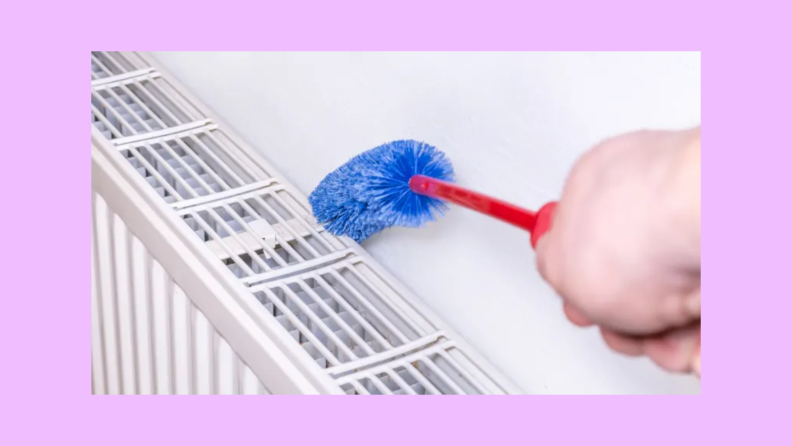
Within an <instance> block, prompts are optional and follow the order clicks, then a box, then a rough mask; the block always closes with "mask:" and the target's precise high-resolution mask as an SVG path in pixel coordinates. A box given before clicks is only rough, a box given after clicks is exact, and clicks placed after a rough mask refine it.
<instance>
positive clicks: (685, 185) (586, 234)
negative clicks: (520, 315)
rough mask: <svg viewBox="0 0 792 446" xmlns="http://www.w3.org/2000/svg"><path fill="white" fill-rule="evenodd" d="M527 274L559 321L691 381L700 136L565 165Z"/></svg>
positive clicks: (624, 145)
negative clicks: (553, 302) (534, 272)
mask: <svg viewBox="0 0 792 446" xmlns="http://www.w3.org/2000/svg"><path fill="white" fill-rule="evenodd" d="M537 264H538V267H539V271H540V273H541V274H542V276H543V277H544V278H545V280H547V282H548V283H549V284H550V285H551V286H552V287H553V288H554V289H555V290H556V291H557V292H558V293H559V295H560V296H561V297H562V300H563V304H564V312H565V313H566V316H567V318H568V319H569V320H570V321H571V322H572V323H574V324H576V325H578V326H591V325H598V326H599V327H600V330H601V332H602V337H603V338H604V340H605V343H606V344H607V345H608V346H609V347H610V348H612V349H613V350H615V351H617V352H620V353H623V354H626V355H631V356H639V355H646V356H648V357H649V358H651V359H652V360H653V361H654V362H655V363H656V364H657V365H659V366H660V367H662V368H664V369H666V370H669V371H673V372H691V371H693V372H695V373H696V374H697V375H699V376H701V129H700V127H699V128H695V129H692V130H687V131H680V132H674V131H668V132H663V131H642V132H636V133H630V134H626V135H622V136H619V137H617V138H614V139H611V140H608V141H605V142H604V143H602V144H600V145H598V146H597V147H595V148H594V149H592V150H591V151H589V152H588V153H586V154H585V155H584V156H583V157H582V158H581V159H580V160H579V161H578V162H577V164H576V165H575V167H574V168H573V170H572V173H571V174H570V176H569V178H568V179H567V182H566V186H565V188H564V192H563V194H562V198H561V200H559V203H558V207H557V208H556V212H555V216H554V219H553V223H552V227H551V229H550V231H549V232H548V233H546V234H545V235H544V236H543V237H542V239H541V240H540V241H539V243H538V245H537Z"/></svg>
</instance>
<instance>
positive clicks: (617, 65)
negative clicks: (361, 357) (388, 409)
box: [154, 53, 701, 393]
mask: <svg viewBox="0 0 792 446" xmlns="http://www.w3.org/2000/svg"><path fill="white" fill-rule="evenodd" d="M154 55H155V57H156V59H157V60H158V61H159V62H160V63H162V64H163V66H164V67H165V68H166V69H168V70H169V71H171V73H172V74H174V75H175V76H176V77H178V78H179V79H180V80H181V81H182V82H183V83H184V84H185V85H186V86H187V87H188V88H189V89H190V90H191V91H192V93H194V94H195V95H196V96H197V97H199V98H200V99H201V100H203V101H204V102H205V103H207V105H209V107H210V108H212V109H213V110H214V111H215V112H216V113H217V114H218V115H220V116H221V117H223V118H224V119H225V120H226V121H228V123H229V124H230V125H231V126H232V127H234V128H235V130H237V131H238V132H239V133H240V134H241V135H242V136H243V137H244V138H245V139H247V140H248V142H250V143H251V144H252V145H253V146H254V147H256V148H257V149H258V150H259V151H260V152H261V153H262V154H263V155H264V157H266V158H267V159H268V160H269V161H270V162H271V163H272V164H273V165H274V166H275V167H276V168H278V169H279V170H281V171H282V172H284V173H285V174H286V175H287V176H288V177H289V180H291V181H292V182H293V183H295V184H296V185H297V186H298V187H299V188H301V189H302V190H303V192H305V193H306V194H308V193H309V192H310V191H311V190H312V189H313V188H314V187H315V186H316V185H317V184H318V182H319V181H320V180H321V179H322V178H323V177H324V175H326V174H327V173H328V172H330V171H332V170H333V169H335V168H336V167H338V166H339V165H341V164H342V163H344V162H345V161H346V160H347V159H348V158H350V157H352V156H354V155H356V154H357V153H359V152H362V151H364V150H366V149H369V148H372V147H375V146H377V145H379V144H381V143H384V142H388V141H391V140H394V139H403V138H412V139H418V140H422V141H425V142H428V143H430V144H433V145H435V146H437V147H439V148H440V149H442V150H444V151H445V152H446V153H447V154H448V155H449V156H450V158H451V160H452V161H453V163H454V167H455V170H456V172H457V179H458V181H459V183H461V184H462V185H465V186H468V187H471V188H475V189H479V190H481V191H485V192H487V193H489V194H491V195H494V196H497V197H501V198H504V199H506V200H510V201H513V202H515V203H520V204H522V205H524V206H526V207H529V208H530V207H537V206H539V205H541V204H542V203H544V202H546V201H548V200H551V199H555V198H557V197H558V195H559V193H560V191H561V188H562V185H563V181H564V178H565V175H566V174H567V172H568V171H569V169H570V167H571V166H572V164H573V162H574V161H575V159H576V158H577V157H578V156H579V155H580V154H581V153H582V152H583V151H585V150H586V149H588V148H590V147H591V146H592V145H594V144H596V143H597V142H599V141H601V140H602V139H604V138H607V137H609V136H613V135H616V134H618V133H620V132H626V131H631V130H636V129H641V128H684V127H687V126H693V125H696V124H698V123H699V122H700V120H701V56H700V54H699V53H682V54H678V53H155V54H154ZM363 246H364V247H365V248H366V249H367V250H368V251H369V252H370V253H371V254H372V255H373V256H374V257H375V258H377V259H378V260H379V261H380V262H382V264H384V265H385V267H386V268H388V269H390V271H391V272H393V273H394V274H395V275H396V276H397V277H398V278H400V279H401V280H402V281H403V282H404V283H405V285H406V286H408V287H410V288H411V289H412V290H413V291H414V292H416V294H418V295H419V296H421V297H422V298H423V299H424V301H425V302H426V303H427V304H428V305H429V306H430V307H432V308H433V309H434V310H435V311H436V312H437V313H439V314H440V315H441V316H442V317H443V318H445V320H446V321H447V322H448V323H449V324H450V325H452V326H453V327H454V328H455V329H456V330H458V331H459V332H460V333H461V334H462V335H464V336H465V337H466V338H467V339H468V340H469V341H470V342H471V344H473V345H474V346H476V347H477V348H478V349H479V350H480V352H481V353H482V354H483V355H484V356H486V357H487V358H488V359H489V360H491V361H492V362H493V363H494V364H495V365H496V366H497V367H499V368H500V369H501V370H503V371H504V372H505V373H506V374H508V375H509V376H510V377H511V378H512V379H513V380H514V381H515V383H517V384H518V385H519V386H521V387H522V388H523V389H524V390H525V391H526V392H530V393H699V392H700V383H699V382H698V380H696V379H694V378H691V377H681V376H673V375H669V374H666V373H664V372H661V371H660V370H659V369H657V368H655V367H654V366H653V365H652V364H651V363H650V362H648V361H647V360H645V359H633V358H626V357H622V356H619V355H616V354H614V353H612V352H610V351H609V350H608V349H607V348H606V347H605V345H604V344H603V342H602V341H601V339H600V338H599V335H598V333H597V332H596V330H594V329H579V328H576V327H573V326H572V325H571V324H569V323H568V322H567V321H566V320H565V319H564V316H563V314H562V312H561V304H560V301H559V299H558V298H557V297H556V296H555V295H554V294H553V292H552V291H551V290H550V289H549V287H548V286H547V285H545V284H544V283H543V282H542V280H541V279H540V277H539V276H538V274H537V273H536V269H535V267H534V261H535V259H534V254H533V252H532V250H531V247H530V245H529V241H528V235H527V234H525V233H522V232H521V231H519V230H516V229H512V228H511V227H509V226H506V225H504V224H502V223H499V222H497V221H492V220H490V219H487V218H485V217H482V216H479V215H476V214H475V213H472V212H469V211H467V210H463V209H458V208H457V209H452V211H451V212H449V213H448V214H447V215H446V217H445V218H444V219H443V220H442V221H440V222H437V223H434V224H431V225H430V226H428V227H427V228H425V229H422V230H407V229H404V230H400V229H395V230H390V231H387V232H386V233H383V234H380V235H378V236H375V237H374V238H372V239H370V240H368V241H367V242H365V243H364V245H363Z"/></svg>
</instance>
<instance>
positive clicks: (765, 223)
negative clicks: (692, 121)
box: [0, 0, 792, 446]
mask: <svg viewBox="0 0 792 446" xmlns="http://www.w3.org/2000/svg"><path fill="white" fill-rule="evenodd" d="M40 3H46V2H40ZM49 3H52V5H42V4H38V3H33V2H27V3H22V2H16V3H12V4H11V5H12V6H6V8H4V18H5V19H6V20H5V23H4V27H3V34H4V43H6V44H7V45H6V48H4V54H3V56H4V57H3V62H4V63H3V70H2V71H3V75H4V76H3V77H4V83H3V84H4V87H5V89H6V90H5V95H4V97H3V98H4V101H3V105H4V107H3V110H4V115H5V116H7V117H8V119H6V120H5V124H6V125H5V127H4V130H5V139H4V142H5V150H4V166H5V168H6V169H5V171H4V174H3V175H2V176H1V177H0V178H1V180H0V181H2V190H3V191H4V196H3V198H4V201H5V212H4V213H3V217H4V218H3V219H2V225H3V234H5V235H6V236H7V237H9V238H8V239H7V240H8V242H6V244H5V245H4V249H5V254H6V257H5V260H6V263H7V264H8V265H10V270H8V267H6V268H7V270H6V271H8V272H7V273H6V275H4V282H5V283H6V284H9V283H10V286H9V285H6V288H5V290H4V293H3V294H4V297H5V299H4V303H5V305H6V307H5V308H4V311H3V314H4V319H5V320H4V323H3V324H2V325H1V326H2V334H3V335H4V336H3V337H2V339H3V340H4V341H5V342H4V343H3V345H4V350H3V353H4V354H3V362H2V364H3V367H2V368H0V369H1V370H2V378H3V380H2V383H3V388H4V392H3V398H2V401H3V404H2V406H3V407H4V410H3V412H4V416H3V421H4V423H2V424H3V426H4V428H3V429H2V439H0V443H2V444H8V445H17V444H43V445H50V444H52V445H55V444H66V443H67V442H72V441H74V442H76V443H77V444H81V445H89V444H90V445H93V444H97V445H113V446H115V445H126V444H129V445H140V444H142V442H151V443H153V444H173V445H181V444H242V443H265V442H270V441H280V442H282V443H283V444H286V442H289V443H296V444H303V443H306V444H309V443H317V444H324V443H331V444H335V443H344V444H347V443H350V442H354V443H362V442H366V443H374V444H382V443H386V444H387V443H394V444H395V443H397V442H398V443H399V444H425V443H430V442H431V443H432V444H452V443H453V442H462V441H465V442H470V443H472V444H507V443H533V444H542V445H543V444H556V443H566V442H572V441H576V442H602V443H609V444H622V443H623V444H640V445H655V444H656V445H661V444H662V445H667V444H669V443H670V442H674V443H676V444H679V443H682V444H687V443H691V444H702V441H703V438H704V437H705V435H704V434H706V438H707V439H709V440H715V441H718V440H726V439H729V440H735V441H736V442H737V443H738V444H762V445H765V444H783V443H786V442H787V441H789V432H788V428H786V424H788V413H789V409H788V408H784V407H783V406H781V407H775V406H773V405H772V401H773V400H772V395H777V394H778V393H779V392H783V391H784V390H786V391H787V392H788V389H789V384H788V380H789V376H791V375H792V374H790V365H789V359H788V355H784V354H785V352H788V351H789V348H788V346H787V347H784V348H782V347H777V346H774V345H772V343H773V341H774V340H776V339H789V334H788V333H789V329H788V328H787V327H788V326H789V324H788V316H787V315H788V314H790V312H791V311H790V310H792V304H791V303H790V302H792V299H791V298H792V293H790V281H789V279H788V276H789V275H790V268H789V266H788V265H789V262H788V261H786V259H785V258H784V257H785V256H787V255H789V253H790V252H792V250H791V249H792V240H791V239H792V236H790V230H789V227H790V225H789V224H788V223H790V217H789V216H788V215H789V214H788V213H786V212H783V211H781V212H778V211H777V209H784V205H785V204H786V203H788V202H789V198H788V197H789V191H790V190H792V175H791V174H790V173H789V170H790V169H789V166H790V165H792V155H790V149H789V142H788V138H786V137H785V135H775V134H773V131H772V130H773V129H774V128H781V129H784V128H787V127H788V125H789V124H788V123H787V121H788V117H789V112H788V110H787V109H788V104H790V103H792V100H791V99H792V98H790V88H789V84H790V79H792V76H790V74H791V73H790V69H789V68H788V66H789V63H788V55H789V51H788V48H787V49H786V51H785V48H784V44H783V43H782V42H784V41H786V42H789V41H792V39H790V36H789V34H790V32H789V31H788V29H789V26H788V17H790V14H789V12H790V7H789V6H786V5H785V4H784V2H780V1H777V2H769V1H761V0H757V1H754V2H750V3H749V4H739V5H738V4H736V3H728V4H723V3H718V4H714V3H713V4H712V6H711V7H704V6H703V2H699V3H701V5H694V4H692V3H693V2H689V1H686V2H683V1H679V0H667V1H664V2H653V3H649V2H635V1H599V2H569V1H552V2H551V1H545V2H533V3H534V4H531V3H528V2H512V3H515V5H506V3H507V2H501V1H496V0H490V1H487V2H479V3H480V4H479V5H476V6H473V5H471V3H472V2H464V1H442V2H441V1H434V2H429V1H421V2H418V1H414V0H403V1H400V2H390V4H385V3H384V2H374V1H354V2H353V1H334V2H330V1H328V2H316V3H318V4H317V5H310V4H308V2H304V1H280V2H276V3H273V4H265V3H264V2H262V1H258V2H252V1H248V2H219V3H217V2H212V3H207V4H201V3H198V2H183V1H181V2H177V1H170V2H165V1H158V2H147V1H145V0H143V1H137V2H132V3H129V2H121V3H113V2H90V3H93V4H89V2H85V1H79V0H75V1H72V2H49ZM342 4H343V5H342ZM33 14H35V15H33ZM133 23H140V24H142V25H132V24H133ZM773 45H775V46H778V47H779V48H777V49H776V48H772V47H773ZM787 47H788V45H787ZM187 48H191V49H202V50H211V49H214V50H221V49H225V50H228V49H249V50H253V49H258V50H275V49H277V50H308V49H311V50H331V49H356V50H562V49H570V48H575V49H577V50H595V49H606V48H619V49H621V50H647V49H655V50H661V49H662V50H669V49H675V50H682V49H687V50H703V49H707V51H706V52H707V64H708V65H707V67H708V68H707V69H708V72H709V73H710V75H709V76H710V81H708V82H707V88H706V90H707V92H708V95H709V99H708V104H710V105H711V113H710V115H709V119H711V124H710V125H712V126H713V130H712V132H711V133H709V134H708V135H707V137H706V139H707V143H706V145H707V150H706V152H707V155H706V158H707V161H706V163H707V173H706V175H705V178H706V181H707V183H708V184H707V187H706V188H705V189H706V191H707V194H709V195H710V198H709V199H707V208H708V209H707V212H708V215H707V219H706V221H707V222H708V225H709V226H710V229H708V230H707V231H706V237H705V240H706V241H705V247H706V252H707V258H708V260H707V269H708V272H707V277H709V278H710V280H707V283H706V286H705V287H704V288H705V290H706V292H705V294H706V295H707V296H708V297H707V298H706V300H707V302H709V300H710V299H712V302H714V303H708V304H707V305H708V309H707V313H708V315H709V316H708V319H707V321H708V322H707V326H706V330H707V333H708V334H709V335H710V337H709V339H710V341H708V343H707V359H706V364H707V366H706V367H705V369H706V371H705V374H706V375H707V378H706V379H707V384H706V388H707V393H708V396H706V397H705V396H700V397H637V398H632V399H617V398H615V397H599V398H594V397H574V399H572V397H569V398H566V397H557V398H548V397H469V398H454V397H448V398H431V397H430V398H422V399H409V398H406V399H405V398H396V399H387V400H386V399H377V398H338V399H333V398H313V399H307V398H306V397H271V398H246V399H245V398H230V399H229V398H214V399H195V398H196V397H185V398H162V399H156V400H154V399H151V398H143V397H132V398H114V397H107V398H90V399H89V396H88V394H89V392H90V382H89V373H90V369H89V367H90V350H89V348H90V347H89V336H90V316H89V311H88V306H89V297H88V296H89V295H90V284H89V279H88V277H89V260H88V257H89V252H88V249H89V248H88V246H89V237H90V235H89V229H88V228H89V220H88V219H89V215H90V214H89V206H90V204H89V201H88V200H89V199H88V197H89V193H88V191H89V187H90V175H89V174H90V172H89V169H90V167H89V166H90V165H89V161H88V158H89V155H88V149H87V144H86V143H87V132H86V130H87V129H86V127H87V125H86V123H85V120H84V119H83V116H84V115H83V116H80V115H82V114H81V113H72V112H71V111H72V110H73V109H75V108H77V109H79V107H81V105H80V104H83V105H86V106H87V102H86V100H85V90H84V89H83V88H82V87H78V86H79V85H85V84H86V83H87V79H88V77H87V75H86V74H87V73H86V71H87V51H88V50H89V49H90V50H95V49H141V50H148V49H160V50H165V49H187ZM749 132H750V134H749ZM68 141H72V143H68ZM75 154H80V155H77V156H76V155H75ZM751 186H753V187H754V188H755V189H756V191H752V190H750V188H751ZM716 191H717V193H716ZM774 194H777V195H778V196H774ZM748 205H750V206H751V208H750V210H748V209H747V206H748ZM754 209H756V211H754ZM760 211H761V213H760ZM754 215H756V217H754ZM757 226H758V227H757ZM78 257H79V258H82V259H83V260H80V261H78V260H77V258H78ZM709 296H712V297H711V298H710V297H709ZM715 333H717V334H715ZM752 339H758V340H760V341H761V342H759V341H752ZM779 357H780V358H781V359H777V358H779ZM718 363H720V364H721V365H720V366H718V365H717V364H718ZM710 371H711V372H710ZM708 372H710V373H708ZM719 394H720V395H724V396H722V397H719V396H718V395H719ZM681 398H688V399H685V400H682V399H681ZM718 399H722V400H721V401H718ZM784 413H786V414H787V416H784V415H783V414H784ZM785 421H786V422H785ZM784 437H785V438H787V439H788V440H786V441H784V440H782V438H784ZM3 440H4V441H3ZM774 440H775V441H774ZM715 444H720V443H715ZM786 444H790V443H786Z"/></svg>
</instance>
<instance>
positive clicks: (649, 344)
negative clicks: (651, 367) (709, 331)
mask: <svg viewBox="0 0 792 446" xmlns="http://www.w3.org/2000/svg"><path fill="white" fill-rule="evenodd" d="M644 353H645V354H646V356H648V357H649V358H650V359H651V360H652V361H654V363H655V364H657V365H658V366H660V367H662V368H664V369H666V370H668V371H670V372H677V373H690V372H694V371H696V369H697V368H698V370H700V369H701V324H700V323H696V324H694V325H690V326H688V327H685V328H680V329H677V330H674V331H672V332H670V333H668V334H666V335H663V336H660V337H654V338H647V339H646V340H645V341H644Z"/></svg>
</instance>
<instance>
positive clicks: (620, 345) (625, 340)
mask: <svg viewBox="0 0 792 446" xmlns="http://www.w3.org/2000/svg"><path fill="white" fill-rule="evenodd" d="M600 332H601V333H602V339H603V340H604V341H605V344H606V345H607V346H608V347H610V348H611V350H613V351H615V352H618V353H621V354H624V355H627V356H642V355H643V354H644V341H643V339H641V338H634V337H631V336H624V335H621V334H618V333H616V332H615V331H610V330H608V329H605V328H602V329H600Z"/></svg>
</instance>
